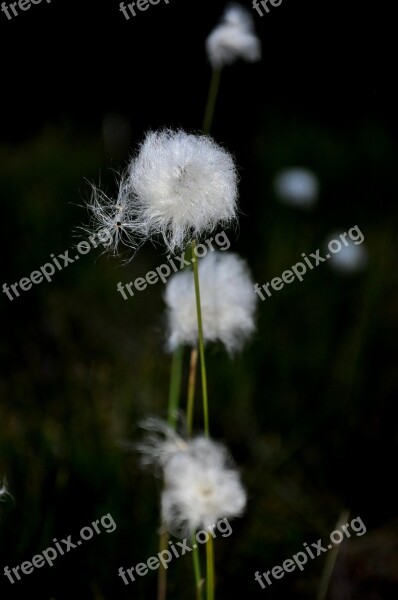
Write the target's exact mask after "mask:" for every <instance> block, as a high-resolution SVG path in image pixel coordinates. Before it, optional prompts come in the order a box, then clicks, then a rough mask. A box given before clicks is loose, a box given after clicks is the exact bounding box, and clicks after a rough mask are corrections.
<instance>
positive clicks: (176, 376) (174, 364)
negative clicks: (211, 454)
mask: <svg viewBox="0 0 398 600" xmlns="http://www.w3.org/2000/svg"><path fill="white" fill-rule="evenodd" d="M183 354H184V353H183V347H182V346H179V347H178V348H176V349H175V350H174V352H173V357H172V360H171V372H170V388H169V403H168V408H167V423H168V425H169V426H170V427H171V428H172V429H176V425H177V416H178V404H179V399H180V388H181V376H182V360H183ZM168 542H169V534H168V532H167V531H164V530H163V525H162V532H161V533H160V535H159V551H160V552H162V550H167V548H168ZM166 591H167V571H166V569H165V568H164V567H163V566H160V567H159V573H158V589H157V600H166Z"/></svg>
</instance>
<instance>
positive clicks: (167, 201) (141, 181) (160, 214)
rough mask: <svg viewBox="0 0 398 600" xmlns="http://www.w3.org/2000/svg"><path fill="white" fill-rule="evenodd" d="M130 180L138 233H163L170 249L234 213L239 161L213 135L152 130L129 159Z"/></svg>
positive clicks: (212, 227)
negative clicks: (130, 159)
mask: <svg viewBox="0 0 398 600" xmlns="http://www.w3.org/2000/svg"><path fill="white" fill-rule="evenodd" d="M129 183H130V185H131V188H132V191H133V193H134V195H135V198H134V203H133V213H134V218H135V221H134V227H135V229H136V231H137V233H138V234H139V235H140V236H141V237H143V238H146V237H150V236H151V235H156V234H161V235H162V236H163V238H164V241H165V243H166V244H167V246H168V247H169V249H170V250H171V251H175V250H176V249H177V248H178V247H182V246H183V245H184V244H185V243H186V241H187V240H188V239H190V238H192V237H196V236H199V235H201V234H203V233H206V232H211V231H213V229H214V228H215V227H216V226H217V225H218V224H222V225H228V224H230V223H231V222H232V221H233V220H234V219H235V218H236V201H237V174H236V168H235V164H234V161H233V159H232V156H231V155H230V154H229V153H228V152H227V151H226V150H224V149H223V148H222V147H221V146H219V145H218V144H216V142H214V140H213V139H212V138H211V137H209V136H204V135H191V134H187V133H185V132H184V131H171V130H162V131H159V132H151V133H149V134H148V135H147V136H146V138H145V140H144V142H143V143H142V145H141V148H140V151H139V154H138V156H137V157H136V158H135V159H134V160H133V161H132V162H131V165H130V167H129Z"/></svg>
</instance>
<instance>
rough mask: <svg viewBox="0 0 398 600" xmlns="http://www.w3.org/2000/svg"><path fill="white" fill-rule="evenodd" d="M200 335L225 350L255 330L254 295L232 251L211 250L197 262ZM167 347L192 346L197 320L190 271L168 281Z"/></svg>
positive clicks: (248, 277) (238, 344) (242, 263)
mask: <svg viewBox="0 0 398 600" xmlns="http://www.w3.org/2000/svg"><path fill="white" fill-rule="evenodd" d="M199 278H200V295H201V309H202V322H203V336H204V339H205V341H206V342H215V341H221V342H222V343H223V344H224V345H225V346H226V348H227V350H228V352H230V353H233V352H235V351H237V350H239V349H240V348H241V347H242V345H243V344H244V342H245V341H246V340H247V338H248V337H249V336H250V335H251V334H252V332H253V331H254V329H255V319H254V316H255V308H256V302H257V296H256V294H253V281H252V279H251V275H250V273H249V269H248V267H247V265H246V263H245V261H244V260H243V259H241V258H240V257H239V256H237V255H236V254H233V253H229V254H223V253H221V252H212V253H209V254H207V256H205V257H204V258H203V259H201V260H200V261H199ZM165 301H166V305H167V312H168V327H169V338H168V348H169V349H170V350H174V349H175V348H176V347H177V346H179V345H180V344H188V345H190V346H193V345H196V344H197V341H198V323H197V312H196V300H195V286H194V278H193V275H192V272H191V271H190V270H186V271H182V272H179V273H176V274H175V275H173V277H171V278H170V279H169V280H168V283H167V286H166V291H165Z"/></svg>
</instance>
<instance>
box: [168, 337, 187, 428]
mask: <svg viewBox="0 0 398 600" xmlns="http://www.w3.org/2000/svg"><path fill="white" fill-rule="evenodd" d="M182 359H183V347H182V346H179V347H178V348H176V349H175V350H174V352H173V358H172V361H171V374H170V390H169V405H168V411H167V423H168V424H169V425H170V427H172V428H173V429H175V428H176V425H177V414H178V404H179V398H180V387H181V375H182Z"/></svg>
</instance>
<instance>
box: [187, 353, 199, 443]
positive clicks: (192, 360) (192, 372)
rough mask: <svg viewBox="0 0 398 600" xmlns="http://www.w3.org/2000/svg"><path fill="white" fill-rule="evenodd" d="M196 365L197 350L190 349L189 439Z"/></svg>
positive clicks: (189, 435) (191, 424)
mask: <svg viewBox="0 0 398 600" xmlns="http://www.w3.org/2000/svg"><path fill="white" fill-rule="evenodd" d="M197 365H198V349H197V348H196V347H194V348H192V349H191V358H190V361H189V378H188V395H187V396H188V397H187V435H188V437H191V435H192V426H193V407H194V400H195V384H196V371H197Z"/></svg>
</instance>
